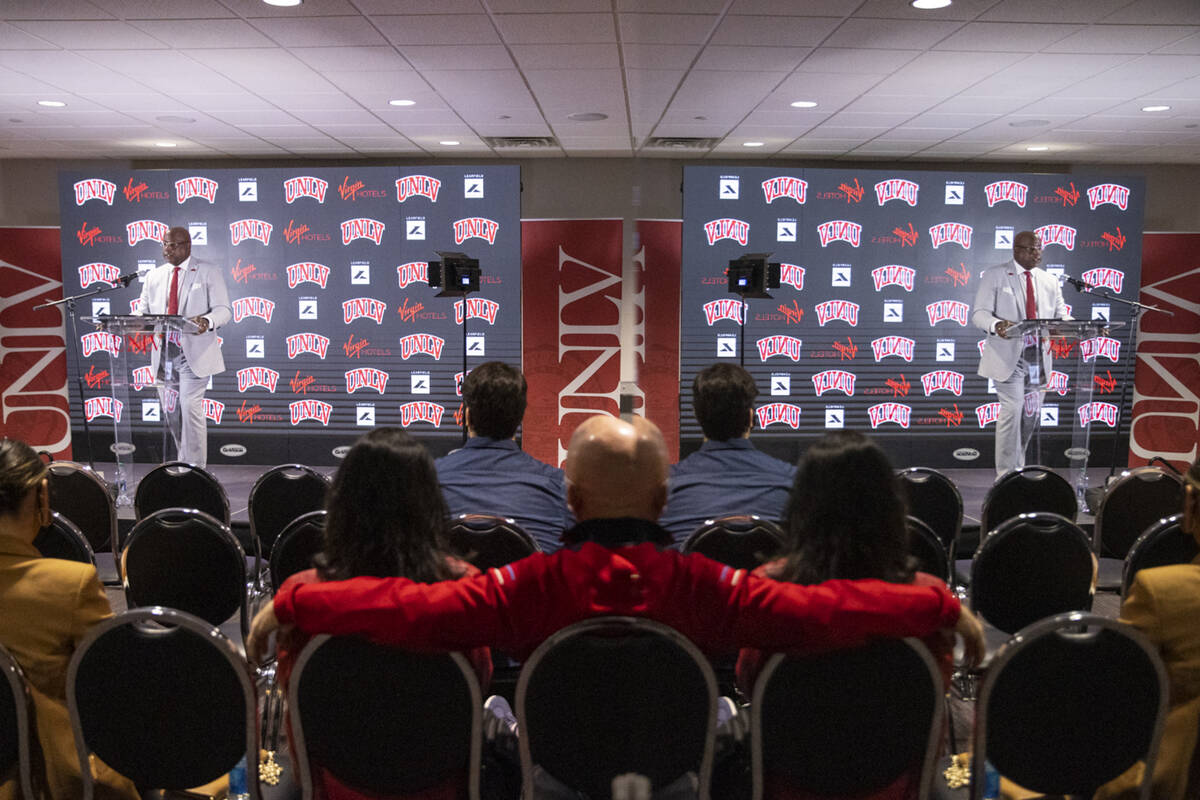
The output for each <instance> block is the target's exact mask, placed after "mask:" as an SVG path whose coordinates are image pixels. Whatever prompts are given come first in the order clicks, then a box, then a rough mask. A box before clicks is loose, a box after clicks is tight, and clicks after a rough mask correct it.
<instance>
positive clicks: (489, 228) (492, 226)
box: [454, 217, 500, 244]
mask: <svg viewBox="0 0 1200 800" xmlns="http://www.w3.org/2000/svg"><path fill="white" fill-rule="evenodd" d="M498 230H500V223H499V222H496V221H495V220H490V219H488V218H487V217H466V218H464V219H456V220H454V243H455V244H462V243H463V242H465V241H466V240H467V239H483V240H484V241H485V242H487V243H488V244H495V243H496V231H498Z"/></svg>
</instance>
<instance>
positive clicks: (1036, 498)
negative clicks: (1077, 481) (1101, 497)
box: [979, 467, 1079, 535]
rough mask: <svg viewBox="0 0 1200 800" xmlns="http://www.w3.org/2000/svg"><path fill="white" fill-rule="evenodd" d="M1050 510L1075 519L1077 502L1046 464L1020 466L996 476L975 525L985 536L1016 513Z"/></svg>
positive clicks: (1059, 476)
mask: <svg viewBox="0 0 1200 800" xmlns="http://www.w3.org/2000/svg"><path fill="white" fill-rule="evenodd" d="M1034 511H1050V512H1052V513H1055V514H1058V515H1059V516H1062V517H1066V518H1067V519H1068V520H1071V521H1072V522H1074V521H1075V514H1076V513H1077V512H1078V511H1079V502H1078V501H1077V500H1076V499H1075V490H1074V489H1073V488H1072V487H1071V484H1070V483H1068V482H1067V479H1066V478H1064V477H1062V476H1061V475H1059V474H1058V473H1057V472H1054V471H1052V470H1050V469H1048V468H1046V467H1021V468H1020V469H1015V470H1012V471H1011V472H1006V473H1005V474H1004V475H1001V476H1000V477H999V478H997V479H996V482H995V483H994V484H992V488H991V489H989V490H988V493H987V496H986V497H984V499H983V511H982V512H981V514H980V525H979V528H980V530H981V531H982V532H983V534H984V535H986V534H987V533H988V532H989V531H991V530H992V529H993V528H995V527H996V526H997V525H1000V524H1001V523H1003V522H1004V521H1005V520H1010V519H1012V518H1013V517H1015V516H1017V515H1018V514H1029V513H1032V512H1034Z"/></svg>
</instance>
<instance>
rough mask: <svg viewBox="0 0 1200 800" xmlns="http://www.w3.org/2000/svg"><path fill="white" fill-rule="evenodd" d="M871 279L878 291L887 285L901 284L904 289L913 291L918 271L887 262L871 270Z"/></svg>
mask: <svg viewBox="0 0 1200 800" xmlns="http://www.w3.org/2000/svg"><path fill="white" fill-rule="evenodd" d="M871 280H872V281H873V282H874V284H875V291H877V292H879V291H882V290H883V288H884V287H885V286H899V287H900V288H901V289H903V290H904V291H906V292H911V291H912V290H913V286H914V285H915V284H916V281H917V271H916V270H915V269H913V268H912V267H906V266H903V265H901V264H885V265H883V266H882V267H876V268H875V269H873V270H871Z"/></svg>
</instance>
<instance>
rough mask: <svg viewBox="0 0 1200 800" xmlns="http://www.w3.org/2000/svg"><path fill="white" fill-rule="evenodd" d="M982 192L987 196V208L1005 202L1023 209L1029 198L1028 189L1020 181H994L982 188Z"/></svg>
mask: <svg viewBox="0 0 1200 800" xmlns="http://www.w3.org/2000/svg"><path fill="white" fill-rule="evenodd" d="M983 192H984V194H985V195H986V196H987V204H988V208H991V207H992V206H994V205H996V204H997V203H1006V202H1007V203H1012V204H1013V205H1015V206H1018V207H1019V208H1024V207H1025V202H1026V200H1027V199H1028V198H1029V187H1028V186H1026V185H1025V184H1023V183H1021V182H1020V181H995V182H994V183H989V184H988V185H987V186H984V187H983Z"/></svg>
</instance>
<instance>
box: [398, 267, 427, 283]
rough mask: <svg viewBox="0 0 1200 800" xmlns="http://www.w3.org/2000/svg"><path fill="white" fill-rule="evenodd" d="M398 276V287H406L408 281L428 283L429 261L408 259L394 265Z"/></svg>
mask: <svg viewBox="0 0 1200 800" xmlns="http://www.w3.org/2000/svg"><path fill="white" fill-rule="evenodd" d="M396 274H397V275H398V276H399V277H400V288H401V289H407V288H408V285H409V284H410V283H429V262H428V261H410V262H408V263H407V264H401V265H400V266H398V267H396Z"/></svg>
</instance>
